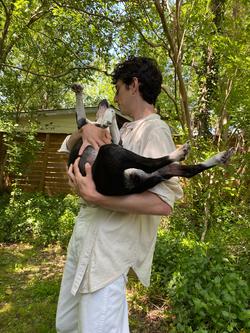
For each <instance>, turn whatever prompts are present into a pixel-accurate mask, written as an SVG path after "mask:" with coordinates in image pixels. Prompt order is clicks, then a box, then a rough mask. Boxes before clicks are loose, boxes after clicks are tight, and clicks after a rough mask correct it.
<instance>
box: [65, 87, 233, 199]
mask: <svg viewBox="0 0 250 333" xmlns="http://www.w3.org/2000/svg"><path fill="white" fill-rule="evenodd" d="M72 90H73V91H74V92H75V94H76V116H77V123H78V127H79V126H80V125H81V124H82V123H84V122H85V121H86V114H85V110H84V105H83V94H82V90H83V89H82V87H81V85H79V84H74V85H73V86H72ZM97 115H98V119H97V122H96V125H97V126H100V127H103V128H107V127H108V128H109V129H110V132H111V136H112V142H113V143H111V144H106V145H103V146H102V147H100V149H99V151H96V150H95V149H94V148H93V147H92V146H87V147H86V149H85V150H84V152H83V154H82V155H81V158H80V161H79V168H80V171H81V173H82V175H85V163H86V162H89V163H90V164H91V165H92V175H93V180H94V182H95V185H96V189H97V191H98V192H100V193H102V194H105V195H124V194H132V193H141V192H143V191H146V190H148V189H150V188H151V187H153V186H155V185H156V184H158V183H160V182H161V181H163V180H165V179H169V178H171V177H173V176H179V177H185V178H190V177H193V176H195V175H196V174H198V173H200V172H202V171H204V170H207V169H209V168H212V167H214V166H216V165H218V164H225V163H226V162H227V161H228V159H229V158H230V156H231V155H232V154H233V151H234V149H233V148H230V149H229V150H227V151H224V152H221V153H218V154H217V155H214V156H213V157H211V158H210V159H208V160H206V161H204V162H201V163H199V164H196V165H182V164H178V163H174V162H179V161H182V160H184V159H185V157H186V155H187V153H188V151H189V149H190V146H189V144H188V143H185V144H184V145H183V146H181V147H180V148H178V149H177V150H175V151H174V152H172V153H171V154H169V155H167V156H164V157H160V158H147V157H143V156H140V155H138V154H135V153H133V152H132V151H129V150H127V149H125V148H123V147H122V146H121V144H120V134H119V129H118V126H117V123H116V115H115V111H114V110H113V109H112V108H109V105H108V103H107V101H106V100H103V101H102V102H101V103H100V104H99V107H98V112H97ZM81 145H82V140H79V141H78V142H77V143H76V144H75V145H74V147H73V148H72V150H71V152H70V156H69V161H68V165H70V164H71V163H74V161H75V159H76V158H77V157H78V156H79V155H78V152H79V149H80V147H81Z"/></svg>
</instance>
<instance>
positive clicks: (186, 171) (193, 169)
mask: <svg viewBox="0 0 250 333" xmlns="http://www.w3.org/2000/svg"><path fill="white" fill-rule="evenodd" d="M233 153H234V149H233V148H230V149H229V150H227V151H224V152H221V153H218V154H216V155H214V156H213V157H211V158H209V159H208V160H206V161H204V162H202V163H199V164H196V165H180V164H176V163H173V164H169V165H166V166H165V167H163V168H161V169H159V170H158V171H157V172H158V173H159V174H160V175H161V176H162V177H163V178H164V179H169V178H170V177H173V176H179V177H185V178H191V177H193V176H195V175H197V174H198V173H200V172H202V171H204V170H207V169H210V168H212V167H214V166H216V165H219V164H226V163H227V161H228V160H229V158H230V157H231V155H232V154H233ZM157 172H156V173H157Z"/></svg>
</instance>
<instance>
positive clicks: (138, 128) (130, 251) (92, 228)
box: [59, 114, 182, 295]
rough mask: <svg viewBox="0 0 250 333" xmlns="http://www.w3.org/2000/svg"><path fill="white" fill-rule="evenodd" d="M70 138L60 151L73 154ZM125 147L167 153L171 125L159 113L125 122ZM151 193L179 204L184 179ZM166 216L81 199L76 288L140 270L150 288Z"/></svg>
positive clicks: (74, 242) (74, 245)
mask: <svg viewBox="0 0 250 333" xmlns="http://www.w3.org/2000/svg"><path fill="white" fill-rule="evenodd" d="M67 139H68V137H67V138H66V139H65V140H64V142H63V144H62V146H61V148H60V149H59V151H61V152H62V151H64V152H67V151H68V150H67ZM121 139H122V143H123V147H124V148H126V149H129V150H131V151H133V152H134V153H137V154H140V155H143V156H145V157H153V158H156V157H161V156H164V155H167V154H169V153H170V152H172V151H173V150H175V145H174V143H173V140H172V137H171V133H170V129H169V127H168V125H166V123H165V122H163V121H162V120H161V119H160V117H159V116H158V115H157V114H151V115H149V116H147V117H145V118H143V119H140V120H137V121H133V122H131V123H125V124H124V125H123V127H122V128H121ZM150 192H153V193H155V194H157V195H158V196H159V197H160V198H161V199H162V200H163V201H165V202H166V203H168V204H169V205H170V206H171V207H173V205H174V202H175V200H176V199H180V198H181V197H182V189H181V187H180V185H179V181H178V178H176V177H173V178H171V179H169V180H166V181H164V182H161V183H160V184H158V185H156V186H155V187H153V188H152V189H150ZM159 223H160V216H153V215H143V214H129V213H119V212H115V211H112V210H108V209H104V208H101V207H97V206H94V205H87V204H86V203H84V201H83V200H82V199H80V211H79V214H78V216H77V218H76V223H75V226H74V230H73V234H72V237H71V240H70V244H69V248H70V249H71V251H73V255H74V257H75V260H76V267H77V269H76V273H75V277H74V282H73V285H72V289H71V292H72V294H73V295H75V294H76V293H77V292H78V291H79V292H81V293H90V292H94V291H96V290H98V289H100V288H103V287H104V286H106V285H107V284H109V283H110V282H112V281H114V280H115V279H117V278H118V277H119V276H120V275H121V274H124V273H127V272H128V270H129V269H130V268H132V269H133V270H134V272H135V273H136V275H137V276H138V278H139V280H140V281H141V283H142V284H143V285H144V286H149V283H150V275H151V266H152V259H153V253H154V249H155V242H156V236H157V229H158V226H159Z"/></svg>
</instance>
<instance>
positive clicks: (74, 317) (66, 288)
mask: <svg viewBox="0 0 250 333" xmlns="http://www.w3.org/2000/svg"><path fill="white" fill-rule="evenodd" d="M69 281H70V283H69ZM69 284H70V285H69ZM71 284H72V280H71V279H69V280H67V279H66V277H65V275H64V277H63V280H62V286H61V290H60V296H59V301H58V308H57V315H56V329H57V332H58V333H129V325H128V306H127V300H126V279H125V276H124V275H122V276H120V277H119V278H118V279H117V280H115V281H114V282H112V283H110V284H109V285H108V286H106V287H104V288H102V289H100V290H97V291H96V292H93V293H90V294H81V293H77V294H76V295H75V296H73V295H72V294H71V292H70V289H71Z"/></svg>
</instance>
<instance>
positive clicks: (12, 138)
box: [0, 121, 42, 175]
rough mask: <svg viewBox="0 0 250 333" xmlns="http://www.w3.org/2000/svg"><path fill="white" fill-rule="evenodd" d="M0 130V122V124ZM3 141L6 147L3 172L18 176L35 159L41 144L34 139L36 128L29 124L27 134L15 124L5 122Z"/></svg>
mask: <svg viewBox="0 0 250 333" xmlns="http://www.w3.org/2000/svg"><path fill="white" fill-rule="evenodd" d="M0 128H1V122H0ZM4 130H5V133H4V135H3V141H4V144H5V147H6V162H5V165H4V167H5V170H6V171H7V172H8V173H9V174H12V175H13V174H14V175H20V174H22V172H23V171H24V170H25V169H27V166H28V164H29V163H30V162H31V161H32V160H33V159H34V158H35V156H36V153H37V152H38V150H39V149H41V147H42V143H41V142H40V141H38V140H37V139H36V137H35V135H36V126H35V125H34V124H33V123H30V124H29V130H28V131H27V132H24V131H22V129H21V128H20V126H18V124H17V123H13V122H12V121H7V122H5V125H4Z"/></svg>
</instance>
